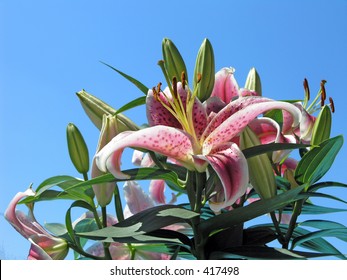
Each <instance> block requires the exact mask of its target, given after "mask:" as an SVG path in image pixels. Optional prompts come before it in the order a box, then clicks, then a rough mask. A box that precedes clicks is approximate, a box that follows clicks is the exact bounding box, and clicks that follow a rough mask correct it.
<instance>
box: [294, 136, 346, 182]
mask: <svg viewBox="0 0 347 280" xmlns="http://www.w3.org/2000/svg"><path fill="white" fill-rule="evenodd" d="M342 145H343V136H342V135H339V136H336V137H334V138H331V139H328V140H326V141H324V142H322V143H321V144H320V145H319V146H318V147H314V148H312V149H311V150H310V151H308V152H307V153H306V154H305V155H304V156H303V158H302V159H301V160H300V162H299V164H298V166H297V168H296V170H295V178H296V180H297V181H298V182H300V183H308V184H313V183H315V182H317V181H318V180H319V179H321V178H322V177H323V176H324V175H325V174H326V173H327V172H328V170H329V169H330V167H331V165H332V164H333V162H334V160H335V157H336V156H337V154H338V152H339V151H340V149H341V147H342Z"/></svg>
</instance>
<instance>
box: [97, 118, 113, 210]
mask: <svg viewBox="0 0 347 280" xmlns="http://www.w3.org/2000/svg"><path fill="white" fill-rule="evenodd" d="M118 133H119V128H118V121H117V119H116V117H115V116H106V115H104V116H103V120H102V128H101V132H100V137H99V142H98V147H97V151H96V152H98V151H100V150H101V149H102V148H103V147H104V146H105V145H106V144H107V143H109V142H110V141H111V140H112V139H113V138H114V137H115V136H116V135H117V134H118ZM103 174H105V173H104V172H102V171H101V170H100V169H99V168H98V167H97V165H96V162H95V158H94V159H93V166H92V178H95V177H98V176H101V175H103ZM93 190H94V193H95V197H96V200H97V201H98V203H99V205H100V206H101V207H105V206H106V205H108V204H109V203H110V202H111V200H112V197H113V192H114V190H115V183H114V182H108V183H101V184H95V185H93Z"/></svg>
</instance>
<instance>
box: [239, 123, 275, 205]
mask: <svg viewBox="0 0 347 280" xmlns="http://www.w3.org/2000/svg"><path fill="white" fill-rule="evenodd" d="M257 145H261V142H260V140H259V138H258V137H257V135H256V134H255V133H254V132H253V131H252V130H251V129H250V128H249V127H246V128H245V129H244V130H243V132H242V133H241V136H240V147H241V149H246V148H251V147H253V146H257ZM247 163H248V170H249V178H250V182H251V185H252V186H253V188H254V189H255V191H256V192H257V193H258V194H259V196H260V197H261V198H263V199H267V198H271V197H274V196H275V195H276V181H275V175H274V172H273V170H272V166H271V162H270V159H269V158H268V156H267V155H266V154H261V155H257V156H253V157H250V158H248V159H247Z"/></svg>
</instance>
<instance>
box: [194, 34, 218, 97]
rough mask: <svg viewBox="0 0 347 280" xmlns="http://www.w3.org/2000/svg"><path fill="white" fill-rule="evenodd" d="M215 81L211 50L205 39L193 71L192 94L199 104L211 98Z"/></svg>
mask: <svg viewBox="0 0 347 280" xmlns="http://www.w3.org/2000/svg"><path fill="white" fill-rule="evenodd" d="M214 79H215V65H214V54H213V48H212V45H211V43H210V41H209V40H208V39H205V40H204V41H203V43H202V44H201V47H200V49H199V52H198V55H197V58H196V62H195V69H194V92H195V91H196V92H197V97H198V98H199V99H200V101H201V102H204V101H205V100H206V99H208V98H209V97H210V96H211V93H212V90H213V86H214Z"/></svg>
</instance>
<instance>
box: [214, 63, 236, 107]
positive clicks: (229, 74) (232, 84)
mask: <svg viewBox="0 0 347 280" xmlns="http://www.w3.org/2000/svg"><path fill="white" fill-rule="evenodd" d="M234 72H235V69H234V68H231V67H230V68H227V67H224V68H222V69H221V70H219V71H218V72H217V73H216V75H215V82H214V86H213V90H212V93H211V96H218V97H219V98H220V99H221V100H222V101H224V102H225V103H229V102H230V101H232V100H233V98H235V97H238V96H239V86H238V84H237V82H236V80H235V77H234Z"/></svg>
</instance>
